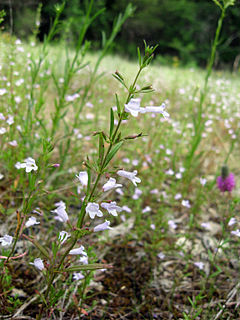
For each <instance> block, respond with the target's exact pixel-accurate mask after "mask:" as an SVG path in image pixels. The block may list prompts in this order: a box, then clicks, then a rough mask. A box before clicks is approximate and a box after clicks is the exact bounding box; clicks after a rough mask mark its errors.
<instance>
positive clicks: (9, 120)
mask: <svg viewBox="0 0 240 320" xmlns="http://www.w3.org/2000/svg"><path fill="white" fill-rule="evenodd" d="M6 122H7V124H9V125H10V126H11V125H12V124H13V123H14V118H13V116H11V115H9V116H8V119H7V120H6Z"/></svg>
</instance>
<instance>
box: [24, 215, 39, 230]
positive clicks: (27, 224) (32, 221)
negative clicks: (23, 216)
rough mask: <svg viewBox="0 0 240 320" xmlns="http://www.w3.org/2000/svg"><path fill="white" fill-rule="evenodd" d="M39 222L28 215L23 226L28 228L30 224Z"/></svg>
mask: <svg viewBox="0 0 240 320" xmlns="http://www.w3.org/2000/svg"><path fill="white" fill-rule="evenodd" d="M39 223H40V222H38V221H37V219H36V218H35V217H30V218H29V219H28V221H27V222H26V224H25V226H26V228H29V227H31V226H34V225H35V224H39Z"/></svg>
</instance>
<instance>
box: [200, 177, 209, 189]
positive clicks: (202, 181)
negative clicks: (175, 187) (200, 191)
mask: <svg viewBox="0 0 240 320" xmlns="http://www.w3.org/2000/svg"><path fill="white" fill-rule="evenodd" d="M206 183H207V179H205V178H200V184H201V185H202V186H203V187H204V186H205V184H206Z"/></svg>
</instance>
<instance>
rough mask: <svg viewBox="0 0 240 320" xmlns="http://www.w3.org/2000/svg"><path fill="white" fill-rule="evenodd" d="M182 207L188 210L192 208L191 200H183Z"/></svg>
mask: <svg viewBox="0 0 240 320" xmlns="http://www.w3.org/2000/svg"><path fill="white" fill-rule="evenodd" d="M182 206H184V207H186V208H191V205H190V202H189V200H182Z"/></svg>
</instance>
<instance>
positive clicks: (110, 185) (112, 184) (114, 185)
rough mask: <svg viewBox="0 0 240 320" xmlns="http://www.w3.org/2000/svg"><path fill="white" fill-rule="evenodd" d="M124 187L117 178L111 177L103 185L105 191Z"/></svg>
mask: <svg viewBox="0 0 240 320" xmlns="http://www.w3.org/2000/svg"><path fill="white" fill-rule="evenodd" d="M120 187H122V184H120V183H116V179H114V178H110V179H109V180H108V182H106V183H105V184H104V185H103V191H108V190H111V189H113V188H120Z"/></svg>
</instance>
